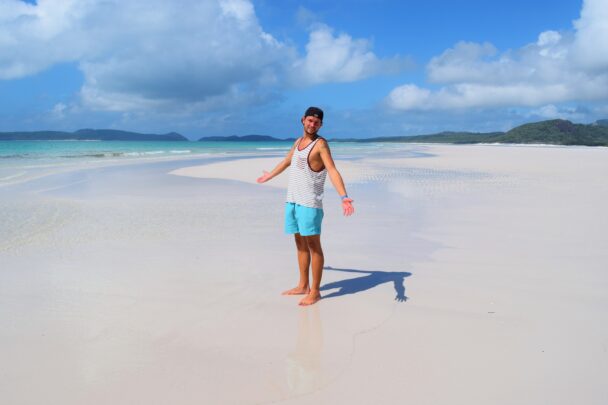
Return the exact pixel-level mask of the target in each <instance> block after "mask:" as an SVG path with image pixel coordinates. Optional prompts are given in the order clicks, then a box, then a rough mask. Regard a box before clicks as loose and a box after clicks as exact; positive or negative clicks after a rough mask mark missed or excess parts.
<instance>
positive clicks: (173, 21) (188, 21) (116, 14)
mask: <svg viewBox="0 0 608 405" xmlns="http://www.w3.org/2000/svg"><path fill="white" fill-rule="evenodd" d="M61 62H76V63H77V64H78V66H79V68H80V70H81V71H82V73H83V76H84V84H83V87H82V89H81V92H80V96H81V101H82V103H83V104H84V105H85V106H86V107H88V108H91V109H95V110H107V111H161V110H162V111H164V110H174V111H180V110H188V111H196V110H198V111H200V110H208V109H219V108H222V107H225V106H226V105H230V106H234V105H239V104H243V103H252V102H255V101H260V100H268V99H270V98H272V96H273V95H274V94H276V93H277V90H278V89H282V88H285V87H290V86H301V85H310V84H318V83H325V82H343V81H355V80H360V79H363V78H366V77H369V76H371V75H375V74H380V73H386V72H387V71H391V70H395V69H398V68H399V66H400V65H399V64H400V63H401V62H400V61H399V60H398V59H390V60H382V59H379V58H378V57H377V56H376V55H375V54H374V53H373V52H372V51H371V43H370V42H369V41H367V40H365V39H354V38H352V37H350V36H349V35H347V34H340V35H338V36H334V35H333V33H332V30H331V28H329V27H327V26H319V27H317V29H315V30H313V31H312V32H311V33H310V39H309V42H308V45H307V47H306V54H305V55H304V56H300V55H298V52H297V51H296V49H295V48H293V47H292V46H290V45H287V44H285V43H282V42H280V41H278V40H277V39H275V38H274V37H273V36H272V35H270V34H269V33H267V32H265V31H264V30H263V28H262V27H261V25H260V23H259V21H258V19H257V16H256V14H255V9H254V7H253V4H252V2H251V1H250V0H205V1H200V0H182V1H179V2H168V1H165V0H103V1H101V0H64V1H61V2H58V1H53V0H39V1H38V3H37V5H31V4H26V3H24V2H22V1H20V0H0V80H2V79H4V80H10V79H15V78H20V77H24V76H28V75H32V74H36V73H38V72H41V71H43V70H45V69H47V68H49V67H50V66H52V65H54V64H57V63H61Z"/></svg>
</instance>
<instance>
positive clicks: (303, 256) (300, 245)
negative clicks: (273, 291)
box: [283, 233, 310, 295]
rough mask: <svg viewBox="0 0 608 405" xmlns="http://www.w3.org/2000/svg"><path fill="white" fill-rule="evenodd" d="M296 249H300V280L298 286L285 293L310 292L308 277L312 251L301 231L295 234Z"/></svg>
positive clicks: (284, 293)
mask: <svg viewBox="0 0 608 405" xmlns="http://www.w3.org/2000/svg"><path fill="white" fill-rule="evenodd" d="M294 236H295V240H296V249H297V250H298V266H299V268H300V282H299V283H298V286H297V287H295V288H292V289H291V290H287V291H284V292H283V295H296V294H308V292H309V291H310V283H309V278H308V268H309V267H310V251H309V249H308V242H307V240H306V237H304V236H301V235H300V234H299V233H296V234H294Z"/></svg>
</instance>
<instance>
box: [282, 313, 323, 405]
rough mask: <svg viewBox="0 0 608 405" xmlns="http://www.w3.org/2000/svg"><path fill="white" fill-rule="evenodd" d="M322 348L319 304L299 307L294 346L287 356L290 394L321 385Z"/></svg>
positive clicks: (298, 393)
mask: <svg viewBox="0 0 608 405" xmlns="http://www.w3.org/2000/svg"><path fill="white" fill-rule="evenodd" d="M322 348H323V329H322V326H321V315H320V313H319V305H312V306H310V307H305V308H301V309H300V310H299V314H298V334H297V338H296V344H295V348H294V350H293V351H292V352H291V353H289V355H288V356H287V386H288V387H289V391H290V392H291V393H292V394H296V395H302V394H307V393H309V392H312V391H315V390H317V389H319V388H320V387H321V385H322V373H321V371H322V367H321V351H322Z"/></svg>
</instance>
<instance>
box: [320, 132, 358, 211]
mask: <svg viewBox="0 0 608 405" xmlns="http://www.w3.org/2000/svg"><path fill="white" fill-rule="evenodd" d="M319 156H320V157H321V160H322V161H323V165H324V166H325V168H326V169H327V174H329V179H330V180H331V184H333V185H334V188H335V189H336V191H337V192H338V194H339V195H340V198H342V209H343V211H344V215H346V216H348V215H352V214H353V213H354V212H355V208H354V207H353V202H354V201H353V200H352V199H351V198H349V197H348V194H347V193H346V187H345V186H344V181H343V180H342V176H341V175H340V172H339V171H338V169H336V164H335V163H334V159H333V158H332V157H331V151H330V150H329V145H328V144H327V141H325V139H322V140H321V141H320V142H319Z"/></svg>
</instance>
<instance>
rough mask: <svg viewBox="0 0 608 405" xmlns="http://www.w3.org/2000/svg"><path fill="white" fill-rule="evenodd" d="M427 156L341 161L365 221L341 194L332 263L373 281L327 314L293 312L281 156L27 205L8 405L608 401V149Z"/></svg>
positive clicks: (4, 323) (35, 197)
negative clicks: (275, 170) (272, 174)
mask: <svg viewBox="0 0 608 405" xmlns="http://www.w3.org/2000/svg"><path fill="white" fill-rule="evenodd" d="M423 149H424V150H425V151H426V152H428V153H431V154H434V155H435V156H433V157H427V158H398V157H395V155H394V154H392V155H391V156H390V158H383V157H382V156H381V155H378V156H376V157H366V158H365V159H362V160H359V161H348V162H347V161H340V160H338V161H337V164H338V168H339V169H340V170H341V171H342V174H343V175H344V177H345V180H346V182H347V185H348V190H349V194H350V195H351V196H352V197H353V198H354V199H355V205H356V209H357V212H356V213H355V216H353V217H350V218H343V217H341V215H340V212H339V203H338V199H337V197H336V196H335V193H334V192H332V191H331V186H329V185H328V192H327V197H326V201H325V203H326V207H325V210H326V220H325V224H324V238H323V242H324V247H325V253H326V265H328V266H331V267H333V268H334V269H343V270H344V269H349V270H358V271H361V272H364V273H355V272H352V271H351V272H346V271H340V270H331V269H328V270H326V271H325V274H324V279H323V283H322V285H324V286H328V287H331V286H336V285H337V286H342V287H343V288H344V289H350V292H352V293H351V294H343V295H338V296H334V297H330V298H326V299H323V300H321V301H320V302H319V303H318V304H317V305H315V306H313V307H310V308H300V307H298V306H297V301H298V300H299V298H296V297H283V296H281V295H280V294H279V293H280V291H282V290H283V289H285V288H287V287H291V286H293V285H294V283H295V281H296V278H297V270H296V266H295V249H294V247H293V246H292V245H293V243H292V241H291V240H290V238H289V237H288V236H285V235H283V234H282V230H281V229H282V205H283V203H282V201H283V197H284V191H283V190H282V189H281V184H283V185H284V184H285V183H284V182H285V178H277V179H275V180H273V181H272V183H269V184H267V185H263V186H262V185H257V184H254V183H255V178H256V177H258V176H259V175H260V173H261V171H262V170H263V169H266V170H270V169H272V167H274V165H275V164H276V163H278V158H277V159H243V160H239V161H235V162H226V163H214V164H210V165H204V166H195V167H188V168H181V167H179V165H177V164H176V165H174V166H172V167H169V166H170V165H169V166H162V167H158V166H150V169H149V170H142V169H141V168H140V169H137V170H135V169H133V170H129V169H128V168H125V167H123V168H115V169H112V170H98V171H92V172H91V171H89V172H80V173H75V174H73V175H71V176H65V175H63V177H57V178H53V179H46V180H45V181H44V182H43V183H36V182H33V183H32V185H31V186H30V188H29V189H27V190H26V191H23V190H21V191H20V192H19V193H17V192H14V194H13V195H12V196H11V199H5V200H3V201H4V202H3V208H4V209H5V210H10V213H11V215H12V218H25V219H24V220H23V221H22V222H21V226H19V233H18V234H17V233H15V232H16V231H15V229H16V227H15V226H14V225H10V224H11V223H12V222H9V225H10V227H7V228H6V229H11V230H12V231H11V232H13V233H14V235H13V234H10V233H9V236H8V237H5V238H4V239H3V240H2V243H1V244H0V263H1V267H2V269H1V271H0V359H2V361H1V363H0V402H1V403H7V404H39V403H62V404H81V403H87V404H107V403H112V404H132V403H146V404H166V403H176V404H201V403H205V404H258V403H275V402H280V403H289V404H299V403H302V404H304V403H323V404H341V403H349V404H368V403H412V404H447V403H449V404H484V405H485V404H572V403H583V404H604V403H605V400H606V397H607V395H608V386H607V385H606V384H605V376H606V375H608V322H607V321H608V315H607V314H606V308H607V306H608V294H606V288H607V287H608V273H607V272H606V269H607V268H608V236H607V229H608V210H606V208H605V202H606V201H608V182H606V180H605V179H606V174H608V149H606V148H556V147H522V146H512V147H506V146H427V147H423ZM167 172H171V173H173V174H179V175H180V176H174V175H166V173H167ZM225 180H231V181H229V182H226V181H225ZM62 184H63V185H65V186H64V187H62ZM273 185H274V186H273ZM41 190H47V191H41ZM49 190H50V191H49ZM9 191H10V190H9ZM5 212H6V211H5ZM13 236H14V237H13ZM365 272H366V273H365ZM365 276H367V277H365ZM349 279H350V280H351V281H350V282H349V281H348V280H349ZM332 283H333V284H332ZM336 283H337V284H336ZM395 284H396V286H397V289H399V286H400V285H404V286H405V295H406V296H407V297H408V298H409V299H408V300H407V301H406V302H398V301H395V300H394V298H395V296H396V295H397V291H396V290H395ZM338 291H339V290H338V289H329V290H324V291H323V294H324V295H325V296H326V297H327V296H329V295H331V294H332V293H335V292H338Z"/></svg>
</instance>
